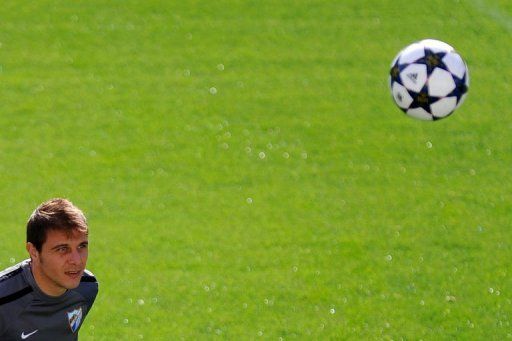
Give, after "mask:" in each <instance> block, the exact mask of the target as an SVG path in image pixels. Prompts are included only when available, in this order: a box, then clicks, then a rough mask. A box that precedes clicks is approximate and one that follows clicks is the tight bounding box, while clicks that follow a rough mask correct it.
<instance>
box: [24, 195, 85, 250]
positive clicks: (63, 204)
mask: <svg viewBox="0 0 512 341" xmlns="http://www.w3.org/2000/svg"><path fill="white" fill-rule="evenodd" d="M48 230H59V231H65V232H67V233H69V234H71V233H73V231H75V230H79V231H82V232H85V233H88V227H87V219H86V218H85V215H84V214H83V212H82V211H81V210H80V209H79V208H78V207H76V206H75V205H73V203H72V202H71V201H69V200H67V199H61V198H55V199H50V200H48V201H45V202H43V203H42V204H41V205H39V206H38V207H37V208H36V209H35V210H34V212H33V213H32V215H31V216H30V218H29V219H28V222H27V243H28V242H30V243H32V244H33V245H34V246H35V248H36V249H37V251H39V252H41V249H42V247H43V244H44V242H45V241H46V232H47V231H48Z"/></svg>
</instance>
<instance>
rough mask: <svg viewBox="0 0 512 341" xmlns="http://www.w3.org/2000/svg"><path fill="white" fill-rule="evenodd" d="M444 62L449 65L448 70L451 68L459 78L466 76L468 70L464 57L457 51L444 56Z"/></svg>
mask: <svg viewBox="0 0 512 341" xmlns="http://www.w3.org/2000/svg"><path fill="white" fill-rule="evenodd" d="M443 62H444V63H445V64H446V66H447V67H448V70H450V72H451V73H453V74H454V75H455V76H457V77H458V78H462V77H464V73H465V72H466V64H465V63H464V61H463V60H462V57H461V56H459V55H458V54H457V53H455V52H452V53H447V54H446V55H445V56H444V58H443Z"/></svg>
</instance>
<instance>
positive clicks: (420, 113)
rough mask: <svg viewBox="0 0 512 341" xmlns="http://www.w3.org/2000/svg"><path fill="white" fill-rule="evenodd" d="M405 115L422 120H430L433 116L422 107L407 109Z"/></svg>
mask: <svg viewBox="0 0 512 341" xmlns="http://www.w3.org/2000/svg"><path fill="white" fill-rule="evenodd" d="M407 115H409V116H411V117H414V118H417V119H419V120H423V121H432V120H433V119H434V118H433V117H432V115H431V114H429V113H428V112H427V111H425V109H423V108H414V109H409V110H407Z"/></svg>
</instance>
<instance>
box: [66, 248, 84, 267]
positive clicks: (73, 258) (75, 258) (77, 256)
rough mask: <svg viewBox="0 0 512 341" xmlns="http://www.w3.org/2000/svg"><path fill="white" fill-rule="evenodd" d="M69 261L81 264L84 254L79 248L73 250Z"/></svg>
mask: <svg viewBox="0 0 512 341" xmlns="http://www.w3.org/2000/svg"><path fill="white" fill-rule="evenodd" d="M69 262H70V263H71V264H74V265H81V264H82V255H81V254H80V252H78V250H73V251H71V253H70V255H69Z"/></svg>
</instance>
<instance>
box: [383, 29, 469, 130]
mask: <svg viewBox="0 0 512 341" xmlns="http://www.w3.org/2000/svg"><path fill="white" fill-rule="evenodd" d="M389 85H390V87H391V94H392V95H393V99H394V100H395V103H396V104H397V105H398V107H399V108H400V109H401V110H402V111H404V112H405V113H406V114H407V115H409V116H411V117H414V118H417V119H420V120H429V121H430V120H439V119H441V118H444V117H447V116H449V115H450V114H452V113H453V112H454V110H455V109H457V108H458V107H459V106H460V105H461V104H462V102H464V99H465V98H466V96H467V92H468V86H469V74H468V68H467V65H466V63H465V62H464V60H463V59H462V57H461V56H460V55H459V54H458V53H457V52H456V51H455V49H454V48H453V47H451V46H450V45H448V44H446V43H444V42H442V41H439V40H434V39H426V40H422V41H419V42H416V43H413V44H411V45H409V46H407V47H406V48H405V49H403V50H402V51H400V52H399V53H398V55H397V56H396V57H395V59H394V60H393V63H392V64H391V71H390V77H389Z"/></svg>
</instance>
